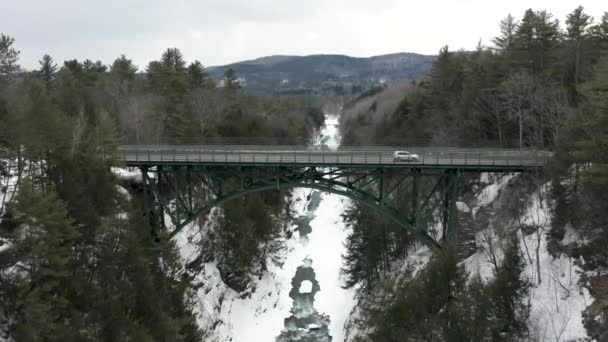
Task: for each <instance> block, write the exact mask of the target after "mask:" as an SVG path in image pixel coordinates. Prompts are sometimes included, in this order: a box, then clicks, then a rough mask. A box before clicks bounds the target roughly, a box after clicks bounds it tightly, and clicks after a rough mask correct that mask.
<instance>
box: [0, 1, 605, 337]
mask: <svg viewBox="0 0 608 342" xmlns="http://www.w3.org/2000/svg"><path fill="white" fill-rule="evenodd" d="M499 25H500V35H499V36H498V37H496V38H495V39H494V40H493V41H492V44H491V46H484V45H482V44H481V42H480V44H479V46H478V47H477V49H475V50H474V51H451V50H450V49H449V48H448V46H445V47H443V48H442V49H441V50H440V51H439V54H438V55H437V56H436V58H435V60H434V62H433V65H432V69H431V71H430V73H429V74H428V75H426V76H424V77H420V78H418V79H414V80H407V82H406V83H405V84H403V85H402V87H401V88H398V90H394V88H391V86H388V88H387V87H386V86H384V85H378V86H376V87H372V88H371V89H368V90H367V91H364V92H363V93H361V94H359V95H358V97H355V98H353V99H351V101H349V102H347V103H346V104H345V105H344V108H343V112H342V114H341V116H340V131H341V133H342V135H343V141H342V144H344V145H364V144H378V145H382V144H385V143H389V142H394V141H399V142H401V143H406V142H411V143H412V144H419V145H424V146H433V145H434V146H443V145H463V146H469V145H470V144H472V143H473V142H475V143H477V144H479V143H480V142H484V144H487V145H492V146H498V147H509V148H514V149H543V150H550V151H553V152H554V155H555V157H554V158H553V160H552V162H551V164H550V165H549V166H548V168H547V169H546V172H544V174H541V175H534V176H535V177H536V178H535V179H534V182H536V183H543V184H544V183H547V182H550V183H551V187H550V191H549V193H550V197H551V198H550V199H551V201H552V203H553V207H552V216H553V219H552V226H551V230H550V233H549V235H550V238H551V239H554V240H555V241H557V240H560V239H561V238H563V236H564V234H565V229H566V226H572V227H575V229H576V231H577V233H579V234H581V236H583V237H584V238H585V241H587V242H588V243H586V244H584V245H581V246H579V247H577V248H576V249H572V250H562V249H560V248H559V245H558V244H554V245H553V248H552V250H551V253H554V254H555V255H559V254H568V255H576V256H581V257H582V258H583V259H584V261H585V264H584V267H585V270H586V271H593V272H598V273H599V270H601V269H605V268H606V267H608V252H606V250H605V249H604V247H605V245H606V243H608V216H607V215H606V214H605V213H606V212H607V211H608V12H607V13H604V14H603V16H601V17H600V18H595V20H594V18H592V17H591V15H590V14H588V13H586V12H585V11H584V9H583V7H578V8H576V9H574V10H573V11H572V12H571V13H570V14H569V15H568V16H567V19H566V20H565V22H563V23H561V22H559V21H558V20H557V19H556V18H554V16H553V15H552V14H551V13H550V12H548V11H546V10H533V9H530V10H527V11H525V12H524V13H523V15H522V16H521V18H519V19H516V18H515V17H514V16H511V15H509V16H507V17H506V18H505V19H504V20H503V21H501V22H500V23H499ZM18 43H19V41H18V37H17V40H15V39H14V38H13V37H10V36H7V35H4V34H1V35H0V180H6V183H2V184H0V189H1V190H2V191H0V196H1V197H2V201H1V202H0V203H2V208H0V213H1V214H2V218H1V221H0V238H1V240H0V241H4V242H3V244H4V246H6V245H8V244H10V245H9V247H10V248H6V247H4V248H3V245H0V249H2V250H5V249H6V251H5V252H1V253H0V327H3V329H4V330H2V329H0V337H5V338H9V337H10V338H12V339H14V340H15V341H201V340H203V336H204V332H203V331H201V329H200V328H199V326H198V325H197V323H196V317H195V312H196V308H195V307H194V304H193V301H192V297H193V293H194V291H195V289H193V288H192V286H191V283H190V279H189V272H188V271H189V270H196V269H197V268H199V267H201V264H202V263H203V262H204V261H208V260H211V259H213V260H215V261H216V262H217V266H218V269H219V271H220V273H221V277H222V280H223V281H224V282H225V283H226V284H227V285H228V286H230V287H231V288H233V289H235V290H237V291H238V292H239V293H246V292H247V291H249V290H250V285H251V283H252V282H253V281H254V280H255V279H256V278H259V277H261V275H262V274H263V273H264V272H265V270H266V266H267V263H268V262H269V260H270V259H272V255H273V254H275V253H276V252H277V251H278V250H280V249H282V248H283V246H282V241H283V240H282V239H281V237H282V236H283V235H284V234H285V229H286V228H285V226H286V225H287V224H288V222H290V220H291V219H292V217H291V215H292V213H291V203H289V197H288V196H287V192H278V191H276V192H268V193H263V194H254V195H249V196H247V197H244V198H242V199H238V200H234V201H231V202H228V203H227V204H226V205H224V206H223V207H222V212H223V215H222V218H221V219H220V220H219V221H218V226H217V227H212V228H211V230H210V232H209V233H208V235H207V236H206V237H207V239H206V240H205V242H204V248H203V250H204V254H203V255H201V256H200V259H198V260H197V262H198V263H192V264H189V265H187V266H188V268H189V270H184V268H183V267H182V264H181V262H180V260H179V254H178V251H177V248H176V245H175V243H174V242H173V241H172V240H170V239H167V238H165V237H163V236H160V238H158V239H155V238H152V236H151V234H150V231H149V227H148V224H147V222H145V220H144V217H143V216H142V206H141V201H142V199H141V198H140V197H141V196H142V192H141V188H139V187H138V186H137V185H133V184H130V185H129V186H131V188H129V190H130V191H128V192H127V191H124V187H122V186H121V185H125V184H123V183H121V182H122V181H121V180H120V179H118V177H116V175H115V174H114V173H113V172H112V168H111V167H110V166H111V165H109V162H108V160H107V159H105V158H104V155H103V154H101V153H99V151H101V150H103V151H104V152H105V153H106V154H108V153H109V154H113V153H114V154H117V153H118V152H117V151H118V146H119V144H159V143H178V144H196V143H198V142H204V141H208V140H209V139H218V140H219V141H221V139H225V141H230V139H243V138H248V139H252V141H253V140H255V139H260V138H263V139H267V140H268V139H270V140H272V141H277V142H280V141H285V140H298V141H310V139H311V138H312V136H313V135H314V134H315V132H317V130H318V129H319V128H320V127H321V126H322V125H323V121H324V113H323V110H322V103H320V102H319V101H318V100H317V99H312V98H308V97H302V96H299V97H288V96H280V97H272V98H271V97H263V96H256V95H252V94H249V93H248V92H247V91H246V90H247V89H246V87H243V86H242V85H241V82H240V78H239V76H238V74H237V73H236V72H235V70H232V69H228V70H227V71H226V72H225V74H224V77H223V78H222V80H221V81H220V82H216V81H214V80H213V79H212V78H211V77H210V76H209V73H208V72H207V70H206V68H205V67H204V66H203V64H202V63H201V62H199V61H194V62H191V63H187V62H186V60H185V57H184V56H183V55H182V53H181V52H180V50H179V49H177V48H168V49H167V50H165V51H164V52H163V53H162V55H161V56H160V58H159V59H158V60H155V61H152V62H150V63H149V64H148V65H147V66H145V68H143V69H141V70H140V69H139V68H138V67H137V66H135V65H134V64H133V62H132V61H131V60H130V59H129V58H128V57H126V56H124V55H122V56H119V57H118V58H116V60H115V61H114V62H113V63H112V64H111V65H104V64H103V63H102V62H101V61H92V60H88V59H87V60H84V61H78V60H75V59H74V60H67V61H64V62H63V63H62V64H60V63H59V62H57V61H55V60H54V59H53V58H52V57H51V56H49V55H44V56H41V57H40V61H39V67H38V69H36V70H30V71H26V70H23V69H22V68H21V66H20V60H19V57H20V56H19V51H18ZM385 91H386V92H388V93H386V92H385ZM387 94H388V95H387ZM10 178H16V184H15V185H14V186H9V184H8V181H7V180H8V179H10ZM472 183H473V179H467V180H465V182H464V184H463V185H462V186H463V189H465V190H466V189H468V188H470V187H472V185H471V184H472ZM430 186H431V184H430V183H429V182H424V183H423V184H422V187H423V188H424V187H430ZM398 208H399V209H400V210H402V211H403V212H404V213H406V214H409V213H411V212H412V210H413V208H411V207H410V203H409V201H408V199H407V198H402V199H400V200H399V201H398ZM425 214H426V215H427V218H426V221H425V222H424V224H427V225H428V226H432V225H433V223H434V222H436V221H437V220H438V218H437V217H433V212H432V211H429V212H427V213H425ZM343 220H344V222H345V223H346V225H347V226H348V228H349V229H350V234H349V237H348V238H347V240H346V241H345V245H346V249H347V253H346V254H345V255H344V256H343V267H342V273H343V275H344V277H345V284H344V287H347V288H354V289H356V291H357V295H358V298H372V297H373V296H374V295H375V294H377V293H378V291H380V290H382V289H383V288H385V287H386V286H387V284H386V282H385V280H386V278H387V276H388V275H391V274H394V273H396V272H397V271H398V270H397V269H395V267H394V265H395V262H396V261H399V260H404V259H405V258H407V256H408V255H409V254H410V253H411V251H412V250H414V249H415V248H417V246H416V240H415V236H413V235H412V234H410V233H407V232H404V231H403V230H402V229H401V228H399V227H397V226H395V225H394V224H392V223H391V222H389V221H388V220H386V219H385V218H383V217H382V215H381V214H379V213H377V212H374V211H371V210H370V209H368V208H366V207H363V206H360V205H357V204H353V205H351V206H350V207H349V209H348V210H347V211H346V212H345V213H343ZM198 223H199V224H200V225H203V224H204V223H205V218H201V220H200V222H198ZM506 233H508V232H505V236H508V234H506ZM519 244H520V242H519V241H518V239H514V238H508V237H505V239H504V253H503V256H502V258H501V260H500V261H496V262H495V264H494V269H493V272H494V274H493V278H492V279H491V280H486V279H481V278H480V277H472V279H471V278H470V277H469V275H468V274H467V272H466V271H465V270H464V267H463V266H462V265H461V264H460V261H461V260H462V255H461V254H460V252H459V251H458V246H453V245H450V244H449V243H446V244H444V246H443V248H442V249H441V251H438V252H436V253H435V254H434V255H433V257H432V258H431V259H430V261H429V263H428V265H427V266H426V267H425V268H424V269H423V270H421V271H419V272H414V270H407V272H405V273H404V274H403V278H402V279H401V282H400V283H399V284H398V286H397V291H394V292H391V293H390V295H389V296H385V297H383V298H379V299H378V300H379V302H380V303H382V306H381V308H380V309H377V308H373V307H372V308H370V309H369V310H367V311H366V312H365V315H364V319H363V321H362V322H360V324H362V325H364V326H366V327H368V328H370V331H371V332H370V335H369V339H362V340H361V341H363V340H371V341H374V342H384V341H387V342H388V341H395V342H396V341H403V340H404V336H407V340H411V341H518V340H519V341H525V340H528V338H529V336H530V335H529V333H530V332H529V331H528V325H527V320H528V316H529V305H528V303H526V296H527V294H528V291H529V289H530V284H529V283H528V282H527V281H526V280H525V279H524V278H523V277H522V269H523V263H524V261H523V258H524V257H523V256H522V254H521V253H520V251H521V246H520V245H519ZM594 284H597V288H595V289H592V290H594V291H596V292H598V291H601V289H602V288H604V287H605V286H606V285H605V283H603V282H601V281H598V282H594ZM392 285H394V284H392ZM599 312H600V313H602V314H604V315H606V314H608V305H605V306H602V307H600V308H599ZM591 328H593V332H592V335H593V336H594V337H598V336H600V337H601V336H605V335H602V333H603V332H604V331H608V322H603V324H600V326H599V327H598V326H593V327H591V326H589V329H591ZM604 334H605V333H604Z"/></svg>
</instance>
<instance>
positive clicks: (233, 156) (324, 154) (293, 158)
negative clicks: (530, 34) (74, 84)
mask: <svg viewBox="0 0 608 342" xmlns="http://www.w3.org/2000/svg"><path fill="white" fill-rule="evenodd" d="M396 150H404V148H399V147H369V148H368V147H365V148H362V147H356V148H355V147H343V148H340V149H337V150H332V149H327V148H326V149H315V148H309V147H305V146H273V147H266V146H245V145H242V146H241V145H232V146H177V145H176V146H121V147H120V148H119V151H120V153H121V155H122V158H123V159H124V161H125V163H126V165H127V166H154V165H200V166H205V165H208V166H212V165H215V166H217V165H224V166H254V165H255V166H302V167H306V166H326V167H329V166H332V167H388V168H421V169H424V168H426V169H438V168H446V169H447V168H449V169H461V170H463V171H467V170H470V171H479V170H483V171H524V170H528V169H536V168H542V167H543V166H544V165H545V164H546V163H547V161H548V160H549V158H551V155H552V154H551V153H550V152H546V151H533V150H522V151H520V150H507V149H462V148H431V147H426V148H408V149H407V151H409V152H412V153H416V154H418V155H419V156H420V160H419V161H416V162H414V161H411V162H408V161H395V160H394V159H393V152H394V151H396Z"/></svg>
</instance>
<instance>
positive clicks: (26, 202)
mask: <svg viewBox="0 0 608 342" xmlns="http://www.w3.org/2000/svg"><path fill="white" fill-rule="evenodd" d="M14 212H15V217H16V220H17V221H18V222H20V223H21V226H20V228H19V231H18V232H17V234H18V238H17V240H16V246H15V249H16V251H17V253H18V254H19V255H20V256H21V258H22V259H21V260H22V262H23V263H24V265H26V268H27V273H28V277H27V278H26V279H24V281H25V282H27V283H29V286H25V284H23V285H24V286H23V288H22V291H20V293H19V296H20V298H18V299H17V301H18V302H22V303H25V305H24V306H23V307H22V311H20V312H19V313H18V315H17V317H18V319H17V321H16V324H15V330H16V332H17V340H26V341H27V340H37V338H38V337H39V336H46V338H48V339H50V340H62V339H66V338H69V337H70V335H72V334H73V332H74V330H73V327H71V326H70V322H69V318H70V316H71V314H70V303H69V299H68V298H69V297H68V296H69V294H70V293H71V292H72V291H73V290H74V289H75V286H76V284H74V283H73V282H72V281H73V279H72V274H73V273H74V268H75V267H76V264H75V257H76V253H75V249H74V243H75V241H76V240H77V239H78V237H79V233H78V230H77V228H76V227H75V226H74V225H73V221H72V219H70V218H69V216H68V212H67V208H66V205H65V204H64V203H63V202H62V201H61V200H60V199H59V198H58V197H57V195H56V194H55V193H53V192H50V193H48V194H44V193H41V192H40V191H38V190H35V189H34V187H33V185H32V183H31V182H29V181H27V180H26V181H25V182H24V183H23V185H22V186H21V188H20V191H19V194H18V195H17V198H16V203H15V205H14Z"/></svg>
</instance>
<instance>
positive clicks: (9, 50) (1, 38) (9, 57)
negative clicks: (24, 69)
mask: <svg viewBox="0 0 608 342" xmlns="http://www.w3.org/2000/svg"><path fill="white" fill-rule="evenodd" d="M14 43H15V39H14V38H12V37H9V36H6V35H4V34H0V81H6V80H8V77H9V76H10V75H11V74H14V73H16V72H17V71H19V68H20V67H19V63H18V61H19V51H18V50H15V48H14V47H13V44H14ZM0 85H1V84H0Z"/></svg>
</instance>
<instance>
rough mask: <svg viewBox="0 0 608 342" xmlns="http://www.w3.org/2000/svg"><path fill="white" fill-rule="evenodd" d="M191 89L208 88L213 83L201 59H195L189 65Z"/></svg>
mask: <svg viewBox="0 0 608 342" xmlns="http://www.w3.org/2000/svg"><path fill="white" fill-rule="evenodd" d="M188 76H189V79H190V89H198V88H207V87H209V86H211V85H212V81H211V79H210V78H209V74H208V73H207V70H206V69H205V67H204V66H203V64H202V63H201V62H199V61H194V62H193V63H191V64H190V65H189V66H188Z"/></svg>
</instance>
